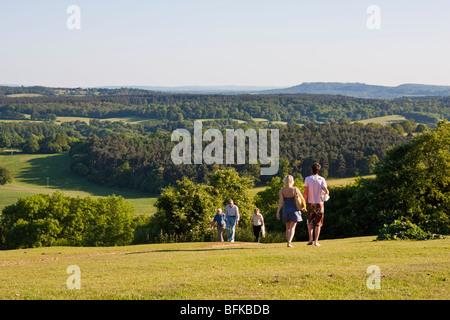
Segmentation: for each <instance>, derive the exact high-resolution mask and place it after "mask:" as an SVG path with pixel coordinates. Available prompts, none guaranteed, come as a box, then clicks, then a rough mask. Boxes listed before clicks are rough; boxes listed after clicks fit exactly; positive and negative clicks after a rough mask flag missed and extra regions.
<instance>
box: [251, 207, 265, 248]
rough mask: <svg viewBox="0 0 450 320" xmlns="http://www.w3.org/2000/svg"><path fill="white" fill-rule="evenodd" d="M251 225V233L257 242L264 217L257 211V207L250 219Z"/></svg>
mask: <svg viewBox="0 0 450 320" xmlns="http://www.w3.org/2000/svg"><path fill="white" fill-rule="evenodd" d="M251 225H252V227H253V234H254V235H255V241H256V242H259V234H260V233H261V231H262V228H263V226H264V218H263V216H262V214H261V213H259V209H258V208H256V209H255V211H254V213H253V215H252V220H251Z"/></svg>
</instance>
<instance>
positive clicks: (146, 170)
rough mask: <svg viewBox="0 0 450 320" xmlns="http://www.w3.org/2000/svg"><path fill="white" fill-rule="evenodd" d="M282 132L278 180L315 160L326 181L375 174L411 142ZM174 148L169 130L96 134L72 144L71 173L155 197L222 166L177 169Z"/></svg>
mask: <svg viewBox="0 0 450 320" xmlns="http://www.w3.org/2000/svg"><path fill="white" fill-rule="evenodd" d="M279 130H280V169H279V172H278V175H279V176H284V175H285V174H286V173H287V172H291V173H293V174H301V175H303V176H305V175H307V174H308V173H309V168H310V166H311V164H312V163H314V162H316V161H319V162H320V163H322V167H323V168H324V175H325V176H327V177H344V176H355V175H364V174H371V173H372V172H373V169H374V167H375V165H376V164H377V162H378V161H379V160H380V159H382V158H383V157H384V156H385V152H386V149H387V148H388V147H390V146H394V145H398V144H401V143H403V142H406V141H408V140H409V139H410V138H409V137H406V136H403V135H399V134H398V133H396V132H395V130H393V129H392V128H391V127H383V126H381V125H362V124H351V123H348V122H341V123H330V124H323V125H321V126H315V125H313V124H311V125H306V126H299V125H288V126H283V127H281V128H280V129H279ZM174 146H175V143H174V142H171V141H170V133H168V132H156V133H152V134H150V135H147V136H128V135H126V134H114V135H107V136H105V137H97V136H93V137H90V138H87V139H84V140H80V142H77V143H74V144H73V146H72V148H71V150H70V154H71V156H72V165H71V169H72V171H73V172H74V173H76V174H78V175H81V176H85V177H86V178H87V179H89V180H91V181H94V182H97V183H100V184H106V185H110V186H118V187H125V188H131V189H136V190H141V191H144V192H150V193H157V192H159V190H160V188H161V187H165V186H168V185H173V184H175V183H176V181H177V180H179V179H181V178H182V177H188V178H189V179H191V180H193V181H194V182H197V183H201V182H204V181H205V179H206V177H207V176H208V174H210V173H211V172H213V171H214V170H217V169H218V168H224V165H216V164H213V165H206V164H197V165H183V164H181V165H175V164H174V163H173V162H172V159H171V157H170V155H171V151H172V148H173V147H174ZM204 146H206V143H205V142H204ZM192 152H193V150H192ZM224 155H225V153H224ZM247 156H248V154H247ZM223 163H225V161H223ZM246 163H248V161H246ZM232 166H233V167H234V168H235V169H236V170H237V171H238V172H239V174H241V175H243V176H247V177H251V178H252V179H253V180H254V181H256V182H257V183H260V184H264V183H266V182H267V181H268V179H270V178H271V177H268V176H261V175H260V164H255V165H250V164H245V165H232Z"/></svg>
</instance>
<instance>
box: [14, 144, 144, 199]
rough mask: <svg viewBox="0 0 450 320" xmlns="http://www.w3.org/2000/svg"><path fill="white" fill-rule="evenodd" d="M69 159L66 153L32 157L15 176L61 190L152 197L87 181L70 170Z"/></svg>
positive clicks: (33, 183) (135, 197)
mask: <svg viewBox="0 0 450 320" xmlns="http://www.w3.org/2000/svg"><path fill="white" fill-rule="evenodd" d="M70 161H71V159H70V155H69V154H67V153H63V154H49V155H46V156H43V157H37V158H32V159H29V160H26V162H27V164H28V166H25V167H24V168H23V169H22V170H21V171H20V172H19V173H18V174H17V175H16V177H15V178H16V179H18V180H20V181H22V182H24V183H27V184H30V185H33V186H36V187H38V188H39V187H40V188H47V187H48V188H51V189H57V190H60V191H62V192H64V191H80V192H87V193H90V194H91V195H92V196H102V197H105V196H109V195H113V194H115V195H118V196H123V197H124V198H127V199H138V198H149V197H152V195H149V194H145V193H142V192H138V191H133V190H121V189H115V188H111V187H107V186H102V185H98V184H96V183H94V182H90V181H87V180H86V179H85V178H83V177H80V176H77V175H76V174H74V173H72V172H71V171H70Z"/></svg>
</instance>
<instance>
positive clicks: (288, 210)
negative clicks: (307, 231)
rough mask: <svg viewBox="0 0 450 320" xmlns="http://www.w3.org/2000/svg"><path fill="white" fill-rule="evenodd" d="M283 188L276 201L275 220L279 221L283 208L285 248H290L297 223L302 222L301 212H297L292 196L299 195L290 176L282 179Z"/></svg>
mask: <svg viewBox="0 0 450 320" xmlns="http://www.w3.org/2000/svg"><path fill="white" fill-rule="evenodd" d="M284 184H285V185H286V187H285V188H283V189H281V190H280V197H279V201H278V209H277V219H278V220H280V210H281V207H283V223H284V224H286V240H287V246H288V247H292V244H291V242H292V238H294V234H295V227H296V225H297V222H300V221H302V212H301V211H299V210H297V207H296V206H295V202H294V196H295V195H296V194H297V193H300V190H298V188H296V187H294V178H293V177H292V176H291V175H287V176H286V177H284Z"/></svg>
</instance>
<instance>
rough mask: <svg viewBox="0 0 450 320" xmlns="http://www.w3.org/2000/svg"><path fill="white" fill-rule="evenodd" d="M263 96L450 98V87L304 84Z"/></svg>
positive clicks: (331, 83) (271, 91)
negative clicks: (322, 95)
mask: <svg viewBox="0 0 450 320" xmlns="http://www.w3.org/2000/svg"><path fill="white" fill-rule="evenodd" d="M259 93H261V94H284V93H286V94H295V93H308V94H330V95H343V96H350V97H355V98H369V99H386V98H398V97H404V96H450V86H434V85H424V84H402V85H399V86H396V87H388V86H377V85H368V84H364V83H341V82H304V83H302V84H300V85H298V86H293V87H289V88H284V89H274V90H264V91H260V92H259Z"/></svg>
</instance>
